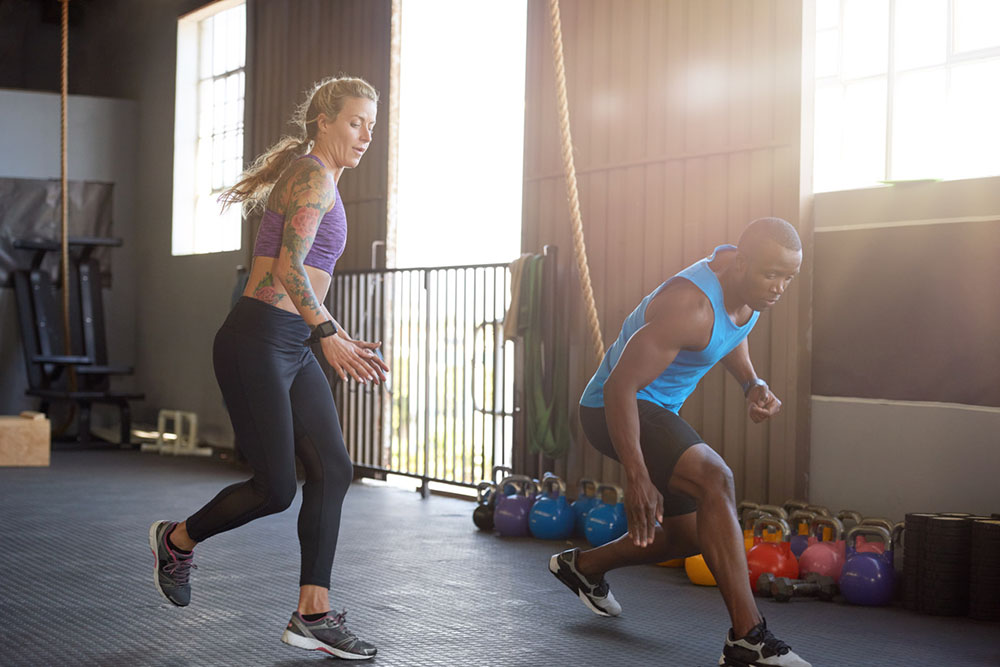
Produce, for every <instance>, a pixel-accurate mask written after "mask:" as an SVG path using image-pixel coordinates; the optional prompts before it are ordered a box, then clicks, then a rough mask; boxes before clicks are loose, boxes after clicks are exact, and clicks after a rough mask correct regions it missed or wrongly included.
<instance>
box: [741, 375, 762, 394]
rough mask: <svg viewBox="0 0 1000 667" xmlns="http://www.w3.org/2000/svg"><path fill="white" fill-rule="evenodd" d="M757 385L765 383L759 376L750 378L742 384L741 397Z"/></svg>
mask: <svg viewBox="0 0 1000 667" xmlns="http://www.w3.org/2000/svg"><path fill="white" fill-rule="evenodd" d="M757 385H762V386H764V387H766V386H767V383H766V382H764V381H763V380H761V379H760V378H754V379H753V380H750V381H749V382H747V383H746V384H744V385H743V398H746V397H747V396H748V395H749V394H750V390H751V389H753V388H754V387H756V386H757Z"/></svg>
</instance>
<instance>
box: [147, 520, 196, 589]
mask: <svg viewBox="0 0 1000 667" xmlns="http://www.w3.org/2000/svg"><path fill="white" fill-rule="evenodd" d="M176 525H177V522H176V521H154V522H153V525H152V526H150V527H149V548H150V549H152V551H153V556H154V557H155V558H156V564H155V565H154V566H153V583H155V584H156V590H158V591H160V595H162V596H163V597H165V598H166V599H167V600H168V601H170V603H171V604H175V605H177V606H178V607H186V606H188V604H190V602H191V580H190V579H191V569H192V568H194V569H198V566H197V565H195V564H194V562H193V561H192V558H191V554H182V553H179V552H177V551H174V550H173V549H171V548H170V546H169V545H168V544H167V533H169V532H170V531H171V530H172V529H173V527H174V526H176Z"/></svg>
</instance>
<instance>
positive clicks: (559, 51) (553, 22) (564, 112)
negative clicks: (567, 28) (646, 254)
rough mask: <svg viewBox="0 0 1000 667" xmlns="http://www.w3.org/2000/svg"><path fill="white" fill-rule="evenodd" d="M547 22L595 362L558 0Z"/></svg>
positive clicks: (600, 342)
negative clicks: (550, 36)
mask: <svg viewBox="0 0 1000 667" xmlns="http://www.w3.org/2000/svg"><path fill="white" fill-rule="evenodd" d="M549 10H550V12H549V19H550V20H549V24H550V26H551V28H552V61H553V65H554V66H555V74H556V98H557V101H558V104H559V129H560V134H561V135H562V159H563V171H564V172H565V174H566V196H567V198H568V199H569V213H570V217H571V218H572V223H573V250H574V252H575V254H576V266H577V269H578V270H579V272H580V285H581V287H582V288H583V300H584V302H585V304H586V307H587V324H588V325H589V327H590V342H591V345H592V348H593V351H594V355H595V356H596V357H597V361H598V363H600V361H601V359H603V358H604V339H603V337H602V336H601V323H600V320H599V319H598V317H597V304H596V303H595V302H594V287H593V285H591V283H590V268H589V266H588V265H587V247H586V245H585V243H584V239H583V217H582V216H581V214H580V194H579V192H577V189H576V167H575V166H574V165H573V138H572V137H571V136H570V127H569V101H568V100H567V97H566V64H565V63H564V62H563V43H562V23H561V22H560V20H559V0H549Z"/></svg>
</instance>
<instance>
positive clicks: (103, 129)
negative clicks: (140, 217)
mask: <svg viewBox="0 0 1000 667" xmlns="http://www.w3.org/2000/svg"><path fill="white" fill-rule="evenodd" d="M59 117H60V105H59V96H58V95H54V94H51V93H35V92H25V91H15V90H0V177H7V178H38V179H52V178H56V179H57V178H59V176H60V154H59V145H60V132H59V127H60V120H59ZM67 119H68V135H67V136H68V156H69V160H68V164H67V171H68V175H69V178H70V180H74V181H102V182H110V183H114V202H113V222H112V233H113V235H114V236H118V237H121V238H122V239H123V240H124V243H125V245H124V247H123V248H120V249H116V250H114V251H112V253H111V271H112V287H111V289H110V290H107V291H105V295H104V298H105V309H106V312H107V314H108V317H109V321H108V347H109V350H111V359H112V361H114V362H116V363H132V362H134V360H135V358H136V328H135V304H136V300H137V298H138V290H137V282H138V279H137V272H138V267H137V261H136V257H137V256H136V226H135V224H134V220H135V196H136V194H135V190H136V177H135V172H136V160H135V156H136V105H135V103H134V102H131V101H127V100H116V99H108V98H99V97H81V96H71V97H70V99H69V103H68V111H67ZM135 385H136V382H135V378H129V379H126V380H124V381H123V384H122V385H121V386H122V388H127V389H130V388H133V387H134V386H135ZM26 387H27V381H26V378H25V374H24V361H23V358H22V355H21V344H20V334H19V333H18V329H17V307H16V304H15V300H14V291H13V290H12V289H0V414H16V413H17V412H20V411H21V410H25V409H29V408H32V407H34V406H35V405H36V403H35V401H34V400H32V399H29V398H28V397H26V396H25V395H24V390H25V388H26Z"/></svg>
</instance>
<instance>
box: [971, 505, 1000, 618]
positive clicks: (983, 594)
mask: <svg viewBox="0 0 1000 667" xmlns="http://www.w3.org/2000/svg"><path fill="white" fill-rule="evenodd" d="M971 553H972V562H971V566H970V571H969V616H971V617H972V618H977V619H979V620H981V621H1000V519H985V520H979V521H973V522H972V551H971Z"/></svg>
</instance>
